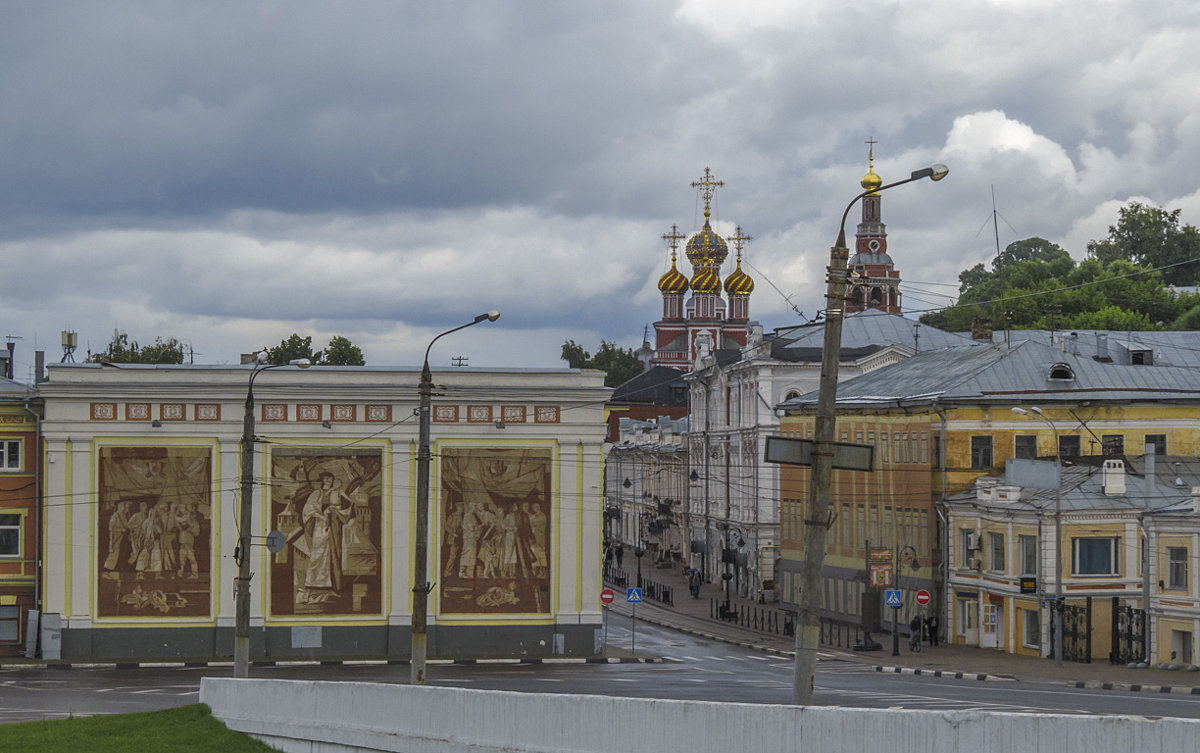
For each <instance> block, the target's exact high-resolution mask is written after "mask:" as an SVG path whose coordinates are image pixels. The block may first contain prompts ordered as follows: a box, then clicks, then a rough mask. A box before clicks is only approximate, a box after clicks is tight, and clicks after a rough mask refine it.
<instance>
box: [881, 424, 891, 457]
mask: <svg viewBox="0 0 1200 753" xmlns="http://www.w3.org/2000/svg"><path fill="white" fill-rule="evenodd" d="M879 443H880V444H879V457H881V458H883V462H885V463H890V462H892V456H891V455H888V433H887V432H886V431H881V432H879Z"/></svg>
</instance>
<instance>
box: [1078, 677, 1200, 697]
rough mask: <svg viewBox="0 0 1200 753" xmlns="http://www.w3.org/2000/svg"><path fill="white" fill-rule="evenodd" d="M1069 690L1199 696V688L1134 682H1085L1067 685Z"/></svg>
mask: <svg viewBox="0 0 1200 753" xmlns="http://www.w3.org/2000/svg"><path fill="white" fill-rule="evenodd" d="M1067 687H1069V688H1086V689H1088V690H1127V691H1130V692H1133V693H1170V694H1171V695H1200V688H1191V687H1178V686H1175V685H1142V684H1140V683H1136V682H1132V683H1130V682H1100V681H1098V680H1086V681H1077V682H1072V683H1068V684H1067Z"/></svg>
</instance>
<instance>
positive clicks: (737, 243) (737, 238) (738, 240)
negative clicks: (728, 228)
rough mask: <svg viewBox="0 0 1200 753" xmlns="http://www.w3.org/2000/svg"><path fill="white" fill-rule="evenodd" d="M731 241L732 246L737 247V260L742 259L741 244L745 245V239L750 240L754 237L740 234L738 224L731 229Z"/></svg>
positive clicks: (740, 229) (740, 227) (740, 228)
mask: <svg viewBox="0 0 1200 753" xmlns="http://www.w3.org/2000/svg"><path fill="white" fill-rule="evenodd" d="M729 240H731V241H733V247H734V248H736V249H737V258H738V261H741V260H742V246H744V245H746V241H752V240H754V238H753V237H752V236H749V235H742V226H741V225H738V226H737V228H735V229H734V231H733V236H731V237H730V239H729Z"/></svg>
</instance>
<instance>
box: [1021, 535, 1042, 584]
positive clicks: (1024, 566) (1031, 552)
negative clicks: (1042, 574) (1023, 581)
mask: <svg viewBox="0 0 1200 753" xmlns="http://www.w3.org/2000/svg"><path fill="white" fill-rule="evenodd" d="M1017 549H1018V550H1019V555H1018V556H1020V558H1021V573H1020V574H1021V575H1037V561H1038V542H1037V536H1017Z"/></svg>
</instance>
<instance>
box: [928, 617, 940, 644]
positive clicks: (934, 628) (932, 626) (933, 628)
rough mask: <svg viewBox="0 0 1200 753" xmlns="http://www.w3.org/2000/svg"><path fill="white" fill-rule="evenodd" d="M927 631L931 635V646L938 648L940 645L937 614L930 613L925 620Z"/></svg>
mask: <svg viewBox="0 0 1200 753" xmlns="http://www.w3.org/2000/svg"><path fill="white" fill-rule="evenodd" d="M925 630H926V631H927V632H928V633H929V645H930V646H933V647H935V648H936V647H937V644H938V616H937V612H930V613H929V616H928V617H926V618H925Z"/></svg>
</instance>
